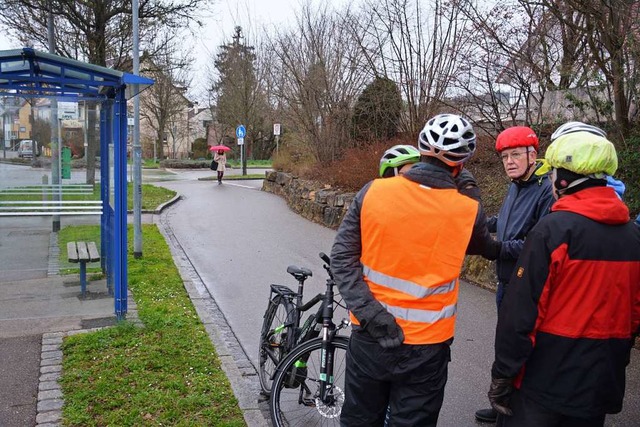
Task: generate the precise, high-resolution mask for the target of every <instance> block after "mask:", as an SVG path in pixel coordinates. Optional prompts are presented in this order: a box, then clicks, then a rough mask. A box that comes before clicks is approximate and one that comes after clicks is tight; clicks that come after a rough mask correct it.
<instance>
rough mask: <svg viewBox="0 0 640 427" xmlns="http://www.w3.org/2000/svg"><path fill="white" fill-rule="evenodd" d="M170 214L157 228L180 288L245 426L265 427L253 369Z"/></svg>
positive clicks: (163, 218) (166, 215)
mask: <svg viewBox="0 0 640 427" xmlns="http://www.w3.org/2000/svg"><path fill="white" fill-rule="evenodd" d="M172 214H173V213H172V212H171V210H170V209H169V210H168V211H167V210H165V211H164V212H163V213H162V214H161V215H160V221H159V222H158V226H159V227H158V228H159V229H160V231H161V233H162V234H163V236H164V237H165V240H166V241H167V244H168V245H169V248H170V250H171V255H172V257H173V260H174V262H175V264H176V266H177V267H178V271H179V272H180V277H182V280H183V284H184V287H185V289H186V291H187V293H188V294H189V298H190V299H191V302H192V303H193V306H194V307H195V309H196V312H197V313H198V317H199V318H200V321H201V322H202V324H203V325H204V327H205V330H206V331H207V334H208V335H209V339H210V340H211V342H212V344H213V346H214V347H215V349H216V353H217V355H218V359H219V360H220V364H221V366H222V370H223V371H224V373H225V375H226V376H227V378H228V379H229V383H230V385H231V389H232V390H233V394H234V395H235V397H236V398H237V399H238V406H239V407H240V410H241V411H242V413H243V415H244V420H245V422H246V423H247V426H249V427H263V426H268V425H269V423H268V421H267V416H268V415H267V414H266V413H265V405H264V402H261V401H259V396H260V383H259V380H258V374H257V371H256V368H255V367H254V366H253V363H251V359H250V358H249V356H248V355H247V353H246V352H245V350H244V348H243V347H242V345H241V344H240V342H239V340H238V338H237V337H236V335H235V334H234V332H233V330H232V329H231V326H230V325H229V323H228V322H227V319H226V317H225V316H224V313H223V312H222V310H220V307H219V306H218V304H217V303H216V301H215V299H214V298H213V296H212V295H211V293H210V292H209V290H208V288H207V286H206V284H205V283H204V281H203V280H202V277H200V275H199V274H198V272H197V270H196V269H195V267H194V266H193V264H192V263H191V260H190V259H189V257H188V256H187V254H186V253H185V251H184V249H183V248H182V245H180V242H179V241H178V239H177V238H176V236H175V235H174V234H173V231H172V230H171V227H170V226H169V221H168V216H169V215H172Z"/></svg>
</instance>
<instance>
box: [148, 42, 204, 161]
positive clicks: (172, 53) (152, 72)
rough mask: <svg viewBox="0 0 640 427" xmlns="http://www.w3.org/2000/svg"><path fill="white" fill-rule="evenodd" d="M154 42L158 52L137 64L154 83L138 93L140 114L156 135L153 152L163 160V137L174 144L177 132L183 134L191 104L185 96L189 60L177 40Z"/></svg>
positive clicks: (187, 50)
mask: <svg viewBox="0 0 640 427" xmlns="http://www.w3.org/2000/svg"><path fill="white" fill-rule="evenodd" d="M158 43H159V44H160V45H161V46H162V49H161V50H160V51H159V52H158V51H157V52H156V53H155V54H154V55H153V56H151V55H148V54H145V55H143V58H142V61H141V64H142V65H141V73H142V74H145V75H147V76H149V77H151V78H152V79H154V80H155V83H154V84H153V86H151V87H150V88H149V89H147V90H146V91H144V92H142V93H141V94H140V107H141V108H140V115H141V118H142V119H143V120H145V122H146V123H147V124H148V125H149V126H150V127H151V128H152V129H153V130H154V132H155V134H156V135H155V141H154V144H155V147H156V150H155V152H156V153H157V154H158V157H160V158H164V141H165V136H166V135H168V134H171V136H172V140H173V141H175V140H176V139H177V137H178V132H180V134H182V135H184V134H185V133H186V130H185V129H183V128H184V127H185V126H186V124H187V121H188V117H187V114H188V108H189V107H190V105H191V104H190V102H189V100H188V99H187V98H186V97H185V94H186V92H187V90H188V88H189V85H190V84H191V80H190V77H189V76H190V74H191V73H190V69H189V64H190V63H192V62H193V59H192V58H191V56H190V54H189V49H184V46H183V45H181V44H180V43H181V39H180V38H179V37H174V36H170V35H164V36H163V37H162V38H160V39H159V40H158ZM167 139H168V138H167ZM174 154H175V153H174Z"/></svg>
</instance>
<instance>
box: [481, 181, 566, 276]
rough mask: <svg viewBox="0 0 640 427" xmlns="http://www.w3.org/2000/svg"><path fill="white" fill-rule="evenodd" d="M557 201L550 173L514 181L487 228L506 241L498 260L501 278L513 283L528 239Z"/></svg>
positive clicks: (503, 242) (497, 268) (503, 243)
mask: <svg viewBox="0 0 640 427" xmlns="http://www.w3.org/2000/svg"><path fill="white" fill-rule="evenodd" d="M553 202H554V198H553V193H552V192H551V179H549V176H548V175H543V176H536V175H535V174H533V175H532V176H531V177H530V178H529V179H528V180H527V181H524V182H521V181H517V182H512V183H511V185H510V186H509V191H508V192H507V197H506V198H505V199H504V202H503V203H502V206H501V207H500V212H499V213H498V215H497V216H493V217H491V218H489V220H488V221H487V227H488V228H489V231H490V232H491V233H497V235H496V237H497V238H498V240H500V241H502V249H501V250H500V257H499V258H498V259H497V261H496V273H497V275H498V280H499V281H500V282H502V283H509V279H510V278H511V273H512V272H513V268H514V267H515V265H516V261H517V260H518V256H519V255H520V252H521V251H522V247H523V246H524V239H525V238H526V237H527V233H529V231H530V230H531V229H532V228H533V226H534V225H536V223H537V222H538V221H539V220H540V218H542V217H543V216H545V215H546V214H548V213H549V212H550V210H551V205H552V204H553Z"/></svg>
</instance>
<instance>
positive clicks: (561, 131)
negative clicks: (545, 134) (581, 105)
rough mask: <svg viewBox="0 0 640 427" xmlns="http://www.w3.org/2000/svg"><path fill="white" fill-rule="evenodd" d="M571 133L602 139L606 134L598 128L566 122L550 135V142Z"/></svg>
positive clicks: (580, 123)
mask: <svg viewBox="0 0 640 427" xmlns="http://www.w3.org/2000/svg"><path fill="white" fill-rule="evenodd" d="M573 132H589V133H591V134H593V135H598V136H601V137H603V138H606V137H607V133H606V132H605V131H603V130H602V129H600V128H599V127H596V126H593V125H590V124H587V123H582V122H567V123H565V124H563V125H560V127H558V129H556V130H555V132H553V133H552V134H551V142H553V141H555V140H556V139H558V138H560V137H561V136H563V135H567V134H570V133H573Z"/></svg>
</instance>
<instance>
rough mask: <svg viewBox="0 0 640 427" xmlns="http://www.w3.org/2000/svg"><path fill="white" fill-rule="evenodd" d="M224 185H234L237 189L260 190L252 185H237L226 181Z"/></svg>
mask: <svg viewBox="0 0 640 427" xmlns="http://www.w3.org/2000/svg"><path fill="white" fill-rule="evenodd" d="M223 185H233V186H235V187H242V188H249V189H251V190H258V188H256V187H252V186H250V185H242V184H236V183H232V182H229V181H225V182H224V184H223Z"/></svg>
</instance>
